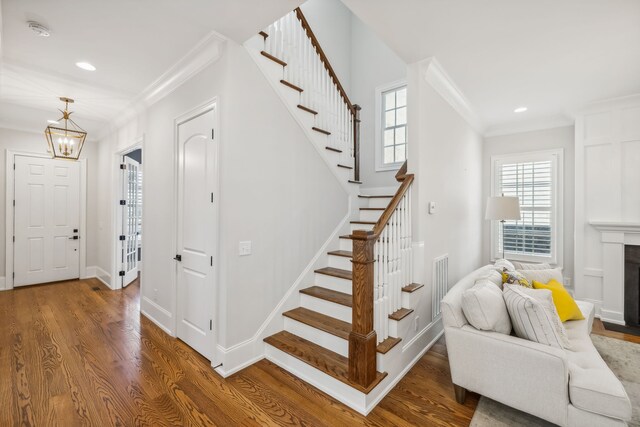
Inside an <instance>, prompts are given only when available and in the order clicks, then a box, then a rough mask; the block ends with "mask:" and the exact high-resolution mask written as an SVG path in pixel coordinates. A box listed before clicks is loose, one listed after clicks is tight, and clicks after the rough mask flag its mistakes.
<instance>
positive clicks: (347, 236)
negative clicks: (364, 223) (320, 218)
mask: <svg viewBox="0 0 640 427" xmlns="http://www.w3.org/2000/svg"><path fill="white" fill-rule="evenodd" d="M340 238H341V239H349V240H351V235H350V234H343V235H342V236H340Z"/></svg>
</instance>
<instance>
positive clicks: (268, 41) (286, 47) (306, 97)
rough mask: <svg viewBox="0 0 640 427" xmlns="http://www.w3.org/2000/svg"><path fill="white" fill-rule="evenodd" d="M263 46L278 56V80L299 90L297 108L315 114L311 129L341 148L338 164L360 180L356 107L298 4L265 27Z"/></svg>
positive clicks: (272, 54)
mask: <svg viewBox="0 0 640 427" xmlns="http://www.w3.org/2000/svg"><path fill="white" fill-rule="evenodd" d="M261 35H262V36H263V37H264V50H265V52H266V53H267V54H269V55H271V56H273V57H275V58H277V59H279V60H281V61H282V62H284V63H285V64H284V65H283V81H282V83H284V84H287V83H289V84H290V85H293V86H295V87H296V88H297V89H298V90H299V91H300V104H299V105H298V107H299V108H301V109H303V110H305V111H308V112H310V113H312V114H314V115H315V126H314V130H318V131H320V132H322V133H324V134H325V135H327V137H328V138H329V141H328V142H329V146H331V147H335V148H337V149H339V150H341V153H340V164H341V165H344V166H349V167H352V168H353V180H354V181H359V180H360V117H359V115H360V114H359V111H360V107H359V106H358V105H357V104H353V103H352V102H351V100H350V99H349V97H348V96H347V93H346V91H345V89H344V87H343V86H342V83H340V80H339V79H338V76H337V75H336V72H335V71H334V69H333V67H332V66H331V64H330V63H329V59H328V58H327V55H325V53H324V51H323V50H322V47H321V46H320V43H319V42H318V39H317V38H316V36H315V34H314V33H313V31H312V30H311V27H310V26H309V23H308V22H307V19H306V18H305V16H304V14H303V13H302V10H300V8H297V9H295V10H294V11H293V12H291V13H289V14H287V15H285V16H283V17H282V18H280V19H279V20H277V21H276V22H274V23H273V24H271V25H270V26H269V27H268V28H266V29H265V31H263V32H261Z"/></svg>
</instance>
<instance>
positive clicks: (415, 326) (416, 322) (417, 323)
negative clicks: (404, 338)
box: [413, 316, 420, 332]
mask: <svg viewBox="0 0 640 427" xmlns="http://www.w3.org/2000/svg"><path fill="white" fill-rule="evenodd" d="M419 327H420V316H416V317H415V319H413V330H414V331H416V332H417V331H418V328H419Z"/></svg>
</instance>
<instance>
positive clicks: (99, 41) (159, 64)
mask: <svg viewBox="0 0 640 427" xmlns="http://www.w3.org/2000/svg"><path fill="white" fill-rule="evenodd" d="M300 3H301V1H298V0H270V1H269V2H265V1H263V0H243V1H237V0H186V1H176V0H136V1H132V0H109V1H99V0H55V1H51V0H28V1H27V0H1V3H0V4H1V9H0V17H1V24H2V26H1V27H0V29H1V34H0V54H1V56H0V111H1V112H2V113H3V115H2V117H0V123H1V124H3V125H6V124H7V123H8V122H12V123H9V124H14V125H15V123H13V122H14V121H15V120H17V121H19V122H20V126H21V128H34V129H40V130H41V129H43V128H44V126H46V120H45V121H44V122H43V121H42V118H41V117H40V113H38V112H42V113H44V112H47V111H48V112H50V114H49V115H47V117H46V118H48V119H56V118H57V117H53V116H56V115H59V114H57V111H56V110H57V109H58V108H61V107H62V104H61V103H60V102H59V101H58V97H60V96H68V97H71V98H74V99H75V100H76V103H75V104H74V105H73V108H72V109H73V110H74V111H75V119H76V121H77V122H78V123H79V124H81V125H83V126H84V127H86V128H87V131H89V132H96V131H97V130H98V129H99V128H100V127H102V126H104V125H105V124H106V123H107V122H109V121H110V120H111V119H112V118H113V117H114V116H115V115H117V114H118V112H119V111H122V110H123V109H124V108H125V107H127V106H128V105H129V104H130V103H131V102H132V101H133V100H134V99H136V97H137V96H139V95H140V94H141V93H143V92H144V91H145V89H147V88H148V87H149V86H150V85H151V84H152V83H153V82H155V81H156V80H157V79H158V78H159V77H160V76H162V75H163V74H164V73H165V72H166V71H167V70H169V69H171V67H172V66H174V65H175V64H176V63H177V62H179V61H180V59H181V58H183V57H184V56H185V54H187V53H188V52H189V51H191V50H192V49H193V48H194V46H197V45H198V44H199V43H200V42H201V41H202V40H205V39H207V38H208V37H210V36H211V34H212V33H213V32H216V33H218V34H221V35H223V36H226V37H228V38H230V39H232V40H235V41H237V42H243V41H244V40H246V39H248V38H249V37H251V36H252V35H254V34H255V33H256V32H257V31H258V30H259V29H261V28H264V27H266V26H267V25H268V24H269V23H271V22H273V21H274V20H275V19H277V18H278V17H280V16H282V15H284V14H286V13H287V12H288V11H290V10H292V9H294V8H295V7H297V6H298V5H299V4H300ZM31 20H35V21H37V22H39V23H41V24H43V25H45V26H46V27H47V28H49V29H50V31H51V36H50V37H46V38H45V37H37V36H36V35H35V34H34V33H33V32H32V31H31V30H30V29H29V28H28V26H27V21H31ZM79 61H86V62H90V63H91V64H93V65H95V66H96V67H97V70H96V71H93V72H89V71H84V70H81V69H79V68H77V67H76V66H75V63H76V62H79ZM11 106H16V107H19V108H15V109H13V108H12V107H11ZM25 108H29V109H33V111H34V114H33V116H34V118H33V119H32V120H31V121H30V120H29V118H28V117H27V118H25V117H18V113H20V114H24V109H25ZM14 110H15V111H14ZM50 116H51V117H50ZM36 117H37V118H36ZM87 123H88V124H87ZM14 127H17V125H16V126H14Z"/></svg>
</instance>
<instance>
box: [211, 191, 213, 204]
mask: <svg viewBox="0 0 640 427" xmlns="http://www.w3.org/2000/svg"><path fill="white" fill-rule="evenodd" d="M211 203H213V193H211Z"/></svg>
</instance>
